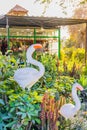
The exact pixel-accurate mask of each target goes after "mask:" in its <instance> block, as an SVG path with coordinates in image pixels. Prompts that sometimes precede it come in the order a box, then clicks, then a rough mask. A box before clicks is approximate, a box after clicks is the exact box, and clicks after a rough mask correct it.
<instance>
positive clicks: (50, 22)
mask: <svg viewBox="0 0 87 130" xmlns="http://www.w3.org/2000/svg"><path fill="white" fill-rule="evenodd" d="M82 23H87V20H86V19H71V18H57V17H35V16H9V15H4V16H1V17H0V27H4V28H5V27H6V25H7V24H8V25H9V27H33V28H34V27H35V28H39V27H43V28H44V29H56V28H58V27H59V26H65V25H75V24H82Z"/></svg>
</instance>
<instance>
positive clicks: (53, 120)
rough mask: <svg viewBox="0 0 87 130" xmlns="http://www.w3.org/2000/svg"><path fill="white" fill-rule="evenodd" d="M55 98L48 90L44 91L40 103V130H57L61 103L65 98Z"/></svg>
mask: <svg viewBox="0 0 87 130" xmlns="http://www.w3.org/2000/svg"><path fill="white" fill-rule="evenodd" d="M61 99H62V100H55V97H54V96H52V95H51V94H50V93H49V92H46V93H45V94H44V96H43V98H42V103H41V122H42V130H58V125H57V124H58V123H57V122H58V117H59V109H60V107H61V105H63V104H64V103H65V98H63V97H62V98H61Z"/></svg>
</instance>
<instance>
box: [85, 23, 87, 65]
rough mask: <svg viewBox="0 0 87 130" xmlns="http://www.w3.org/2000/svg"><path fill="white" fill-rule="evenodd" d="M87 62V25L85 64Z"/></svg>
mask: <svg viewBox="0 0 87 130" xmlns="http://www.w3.org/2000/svg"><path fill="white" fill-rule="evenodd" d="M86 60H87V23H86V42H85V64H86Z"/></svg>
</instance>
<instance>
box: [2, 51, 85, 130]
mask: <svg viewBox="0 0 87 130" xmlns="http://www.w3.org/2000/svg"><path fill="white" fill-rule="evenodd" d="M77 52H78V51H77ZM72 53H73V52H72ZM81 54H82V56H81ZM64 55H65V54H63V53H62V57H61V58H62V59H61V60H58V57H57V56H56V55H51V54H48V53H47V54H45V53H44V54H40V53H39V54H38V55H37V54H35V55H34V57H35V58H36V59H37V60H40V61H41V62H42V63H43V64H44V66H45V74H44V76H43V77H42V78H41V79H40V80H39V81H38V82H37V83H36V84H35V85H34V86H33V87H32V88H31V90H27V89H26V90H22V89H21V88H20V86H19V85H18V84H17V83H16V82H15V81H14V79H13V75H14V71H15V70H16V69H17V68H19V67H25V66H26V62H25V61H26V60H25V54H24V55H22V54H21V55H20V56H21V59H22V62H21V61H20V59H19V58H20V57H17V56H16V57H15V56H14V55H13V54H11V55H8V56H2V55H1V54H0V130H15V129H16V130H49V129H50V130H51V129H52V130H69V129H70V130H75V129H79V126H78V125H77V124H76V123H75V122H74V121H73V120H72V121H70V120H67V121H66V120H65V119H64V118H63V117H62V116H61V115H60V114H59V113H58V111H59V108H60V106H62V105H63V104H64V103H67V102H72V103H73V100H72V97H71V89H72V84H73V83H74V82H76V81H78V82H79V83H80V84H81V85H82V86H83V87H84V88H86V86H87V80H86V79H87V73H86V72H87V66H84V62H82V61H84V60H83V51H82V53H81V52H80V54H79V53H78V55H79V56H78V57H76V54H72V56H71V60H69V59H70V57H69V56H70V55H68V54H67V55H65V56H64ZM66 57H67V58H66ZM73 57H74V58H73ZM81 116H82V117H83V119H84V120H85V119H86V116H84V115H80V117H81ZM77 117H78V115H77ZM80 117H79V118H80ZM75 120H77V118H76V119H75ZM78 122H79V121H78ZM83 124H84V123H83ZM83 124H81V126H82V127H81V128H82V130H83ZM86 128H87V127H86Z"/></svg>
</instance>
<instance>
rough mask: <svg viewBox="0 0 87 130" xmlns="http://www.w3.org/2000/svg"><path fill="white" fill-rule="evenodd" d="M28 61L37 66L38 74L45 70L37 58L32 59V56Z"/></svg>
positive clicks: (41, 74)
mask: <svg viewBox="0 0 87 130" xmlns="http://www.w3.org/2000/svg"><path fill="white" fill-rule="evenodd" d="M30 63H31V64H33V65H35V66H37V67H39V72H40V73H39V74H40V76H43V74H44V72H45V68H44V66H43V64H42V63H40V62H39V61H37V60H34V59H33V58H31V59H30Z"/></svg>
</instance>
